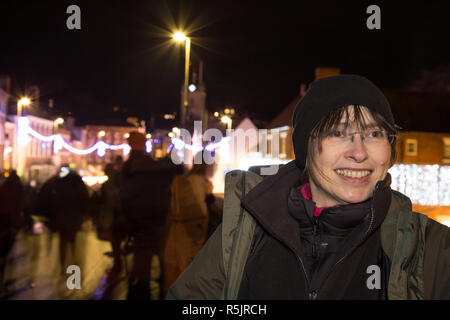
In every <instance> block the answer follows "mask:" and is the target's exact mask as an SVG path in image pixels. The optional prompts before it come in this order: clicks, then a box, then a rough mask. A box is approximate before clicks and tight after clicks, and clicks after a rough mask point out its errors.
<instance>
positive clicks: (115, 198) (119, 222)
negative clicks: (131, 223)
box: [99, 163, 126, 278]
mask: <svg viewBox="0 0 450 320" xmlns="http://www.w3.org/2000/svg"><path fill="white" fill-rule="evenodd" d="M116 168H118V167H116V166H115V165H114V164H112V163H109V164H107V165H106V167H105V175H106V176H107V177H108V180H107V181H106V182H105V183H103V184H102V188H101V203H102V206H101V217H100V221H99V222H102V223H103V224H104V225H105V226H104V227H106V229H107V230H105V231H106V232H107V233H108V238H109V241H110V242H111V247H112V251H113V258H114V262H113V267H112V268H111V270H110V271H109V276H110V277H112V278H113V277H115V276H117V275H119V274H120V272H121V271H122V260H121V252H120V245H121V243H122V241H123V240H124V239H125V235H126V234H125V226H124V223H125V221H124V220H125V218H124V216H123V212H122V206H121V203H120V197H119V190H120V176H119V174H120V172H119V171H118V170H117V169H116Z"/></svg>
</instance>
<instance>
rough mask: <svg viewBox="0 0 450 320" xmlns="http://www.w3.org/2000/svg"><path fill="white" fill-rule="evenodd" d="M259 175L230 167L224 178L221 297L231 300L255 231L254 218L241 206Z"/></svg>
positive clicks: (236, 289)
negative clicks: (223, 280)
mask: <svg viewBox="0 0 450 320" xmlns="http://www.w3.org/2000/svg"><path fill="white" fill-rule="evenodd" d="M261 181H262V177H260V176H258V175H257V174H255V173H252V172H246V171H240V170H234V171H231V172H230V173H228V174H227V176H226V178H225V197H224V209H223V222H222V251H223V263H224V270H225V278H226V280H225V285H224V289H223V292H222V298H223V299H225V300H234V299H236V298H237V295H238V293H239V287H240V283H241V280H242V275H243V272H244V267H245V264H246V261H247V256H248V254H249V252H250V248H251V245H252V239H253V235H254V232H255V225H256V221H255V219H254V218H253V217H252V216H251V215H250V214H249V213H248V212H247V211H246V210H245V209H244V208H243V207H242V206H241V201H242V199H243V198H244V197H245V195H246V194H247V193H248V191H250V190H251V189H252V188H253V187H254V186H255V185H257V184H258V183H259V182H261Z"/></svg>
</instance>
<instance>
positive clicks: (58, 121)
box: [53, 118, 64, 134]
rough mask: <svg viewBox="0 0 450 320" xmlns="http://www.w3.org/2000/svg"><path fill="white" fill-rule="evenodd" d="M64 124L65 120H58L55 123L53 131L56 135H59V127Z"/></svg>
mask: <svg viewBox="0 0 450 320" xmlns="http://www.w3.org/2000/svg"><path fill="white" fill-rule="evenodd" d="M63 123H64V119H63V118H57V119H56V120H55V121H53V131H54V134H57V133H58V127H59V126H60V125H62V124H63Z"/></svg>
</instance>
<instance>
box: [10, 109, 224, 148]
mask: <svg viewBox="0 0 450 320" xmlns="http://www.w3.org/2000/svg"><path fill="white" fill-rule="evenodd" d="M17 123H18V130H17V131H18V135H17V136H18V145H20V146H26V145H27V144H28V142H29V141H30V137H29V136H30V135H31V136H33V137H34V138H36V139H38V140H41V141H43V142H53V150H54V152H55V153H58V152H59V151H60V150H62V149H63V148H65V149H66V150H68V151H70V152H72V153H75V154H78V155H87V154H90V153H92V152H94V151H97V155H98V156H99V157H103V156H104V155H105V153H106V150H123V154H124V156H126V155H128V154H129V153H130V150H131V147H130V145H129V144H120V145H111V144H107V143H105V142H104V141H98V142H97V143H95V144H94V145H93V146H92V147H90V148H87V149H77V148H74V147H73V146H71V145H70V144H68V143H67V142H66V141H64V139H63V137H62V136H60V135H58V134H56V135H51V136H43V135H41V134H40V133H38V132H36V131H35V130H33V128H31V126H30V123H29V119H28V118H27V117H20V118H19V119H18V121H17ZM228 140H229V137H226V138H224V139H222V140H221V141H220V142H217V143H213V144H210V145H208V146H206V147H197V146H192V145H189V144H186V143H185V142H184V141H182V140H181V139H179V138H172V144H173V146H174V147H175V149H177V151H178V153H180V152H181V150H182V149H184V148H185V149H187V150H191V151H201V150H203V149H205V148H206V150H208V151H212V150H214V149H216V148H218V147H220V146H221V144H222V143H225V142H227V141H228ZM156 142H157V143H160V140H159V139H157V140H156ZM145 146H146V151H147V152H148V153H150V152H151V151H152V140H147V142H146V144H145Z"/></svg>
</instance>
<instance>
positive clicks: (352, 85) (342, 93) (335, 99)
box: [292, 74, 395, 169]
mask: <svg viewBox="0 0 450 320" xmlns="http://www.w3.org/2000/svg"><path fill="white" fill-rule="evenodd" d="M351 104H352V105H354V104H359V105H363V106H365V107H368V108H370V109H372V110H374V111H376V112H378V113H379V114H380V115H381V116H382V117H383V118H384V119H385V120H386V121H387V122H388V123H389V124H391V125H392V126H394V125H395V124H394V116H393V115H392V111H391V107H390V105H389V102H388V101H387V99H386V97H385V96H384V95H383V93H382V92H381V91H380V89H378V88H377V87H376V86H375V85H374V84H373V83H372V82H370V81H369V80H368V79H366V78H364V77H362V76H358V75H352V74H342V75H337V76H333V77H328V78H322V79H319V80H316V81H314V82H313V83H311V85H310V87H309V89H308V91H307V92H306V94H305V95H304V96H303V98H302V99H301V100H300V101H299V102H298V104H297V106H296V107H295V111H294V116H293V119H292V126H293V127H294V132H293V134H292V142H293V146H294V154H295V163H296V165H297V166H298V167H299V168H301V169H303V168H304V167H305V164H306V155H307V152H308V140H309V135H310V133H311V130H312V129H313V128H314V127H315V126H316V124H317V123H318V122H319V121H320V120H321V119H322V118H324V117H325V116H327V115H328V113H330V112H331V111H333V110H335V109H339V108H341V107H344V106H347V105H351Z"/></svg>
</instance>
